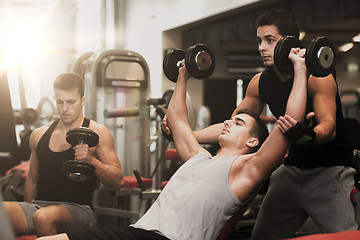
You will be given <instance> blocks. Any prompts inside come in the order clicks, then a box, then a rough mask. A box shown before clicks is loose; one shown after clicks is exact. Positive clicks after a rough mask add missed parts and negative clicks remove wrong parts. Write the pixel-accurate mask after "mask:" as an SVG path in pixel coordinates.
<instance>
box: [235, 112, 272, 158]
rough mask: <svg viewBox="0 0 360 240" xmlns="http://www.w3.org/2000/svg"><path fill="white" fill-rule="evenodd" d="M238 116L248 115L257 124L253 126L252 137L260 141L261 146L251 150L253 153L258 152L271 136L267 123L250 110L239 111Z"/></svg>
mask: <svg viewBox="0 0 360 240" xmlns="http://www.w3.org/2000/svg"><path fill="white" fill-rule="evenodd" d="M236 114H247V115H249V116H250V117H252V118H253V119H254V120H255V124H253V127H252V128H251V129H250V136H252V137H255V138H256V139H258V140H259V144H258V145H257V146H256V147H253V148H252V149H251V153H253V152H256V151H257V150H259V148H260V147H261V145H262V144H263V143H264V142H265V140H266V138H267V137H268V136H269V131H268V129H267V127H266V125H265V123H264V122H263V120H261V118H260V117H259V116H258V115H257V114H255V113H254V112H252V111H251V110H249V109H242V110H239V111H238V112H237V113H236Z"/></svg>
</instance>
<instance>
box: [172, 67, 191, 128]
mask: <svg viewBox="0 0 360 240" xmlns="http://www.w3.org/2000/svg"><path fill="white" fill-rule="evenodd" d="M187 78H188V77H187V75H186V74H184V73H181V71H179V77H178V80H177V82H176V87H175V90H174V93H173V95H172V97H171V100H170V103H169V107H168V111H167V117H168V120H169V126H170V128H171V129H172V130H174V129H173V128H174V124H175V123H176V122H178V121H181V122H185V123H188V122H189V120H188V114H187V112H188V110H187V106H186V82H187Z"/></svg>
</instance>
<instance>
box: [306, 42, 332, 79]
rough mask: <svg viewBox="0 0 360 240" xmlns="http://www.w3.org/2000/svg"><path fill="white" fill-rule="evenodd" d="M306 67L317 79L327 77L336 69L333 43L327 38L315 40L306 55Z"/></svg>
mask: <svg viewBox="0 0 360 240" xmlns="http://www.w3.org/2000/svg"><path fill="white" fill-rule="evenodd" d="M305 63H306V67H307V68H308V69H309V72H310V73H311V74H312V75H314V76H315V77H326V76H327V75H329V74H330V73H332V72H333V71H334V68H335V63H336V59H335V47H334V45H333V44H332V42H331V41H330V40H329V39H328V38H325V37H318V38H315V39H313V40H312V41H311V42H310V44H309V46H308V48H307V49H306V55H305Z"/></svg>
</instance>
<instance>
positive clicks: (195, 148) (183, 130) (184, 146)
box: [167, 61, 209, 162]
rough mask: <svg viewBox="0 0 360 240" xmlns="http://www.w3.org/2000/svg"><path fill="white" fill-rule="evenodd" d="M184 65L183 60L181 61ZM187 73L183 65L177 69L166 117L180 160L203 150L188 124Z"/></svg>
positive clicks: (185, 159) (184, 159)
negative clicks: (176, 77)
mask: <svg viewBox="0 0 360 240" xmlns="http://www.w3.org/2000/svg"><path fill="white" fill-rule="evenodd" d="M182 64H183V65H184V61H183V62H182ZM188 78H189V73H188V72H187V70H186V68H185V67H184V66H182V67H180V69H179V76H178V79H177V82H176V87H175V90H174V93H173V95H172V97H171V100H170V103H169V107H168V111H167V119H168V123H169V127H170V129H171V131H172V134H173V138H174V143H175V147H176V150H177V152H178V154H179V156H180V158H181V160H182V161H184V162H185V161H187V160H189V159H190V158H191V157H193V156H194V155H196V154H198V153H199V152H205V153H207V154H209V153H208V152H207V151H206V150H205V149H203V148H202V147H201V146H200V144H199V143H198V141H197V140H196V138H195V136H194V134H193V131H192V129H191V128H190V125H189V117H188V111H187V106H186V83H187V80H188Z"/></svg>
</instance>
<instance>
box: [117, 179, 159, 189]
mask: <svg viewBox="0 0 360 240" xmlns="http://www.w3.org/2000/svg"><path fill="white" fill-rule="evenodd" d="M141 180H142V181H143V182H144V186H145V188H151V186H152V179H151V178H144V177H141ZM122 187H123V188H140V186H139V184H138V182H137V180H136V177H135V176H125V177H124V185H123V186H122Z"/></svg>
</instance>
